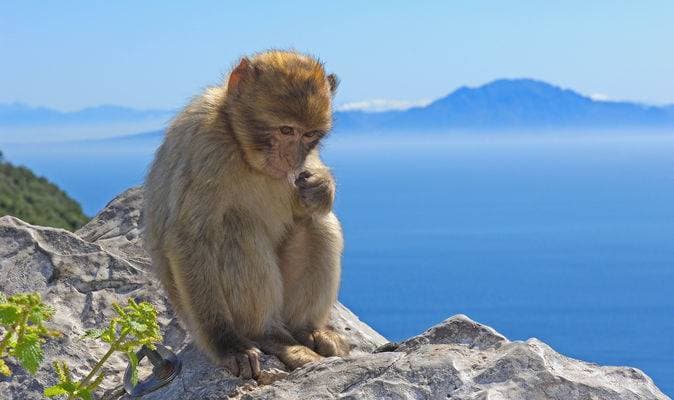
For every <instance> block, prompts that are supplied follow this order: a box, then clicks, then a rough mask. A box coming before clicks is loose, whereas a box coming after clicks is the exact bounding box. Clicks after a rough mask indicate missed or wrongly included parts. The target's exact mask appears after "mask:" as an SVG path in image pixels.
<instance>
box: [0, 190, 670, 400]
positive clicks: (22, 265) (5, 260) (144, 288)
mask: <svg viewBox="0 0 674 400" xmlns="http://www.w3.org/2000/svg"><path fill="white" fill-rule="evenodd" d="M141 201H142V192H141V190H140V189H138V188H135V189H130V190H128V191H126V192H125V193H123V194H122V195H120V196H119V197H117V198H116V199H114V200H113V201H112V202H110V203H109V204H108V205H107V206H106V208H105V209H104V210H103V211H101V212H100V213H99V214H98V215H97V216H96V217H95V218H94V219H93V220H92V221H91V222H89V223H88V224H87V225H86V226H84V227H83V228H82V229H80V230H79V231H77V232H76V233H75V234H73V233H70V232H67V231H65V230H61V229H54V228H45V227H39V226H33V225H29V224H27V223H25V222H23V221H21V220H19V219H16V218H13V217H10V216H6V217H2V218H0V276H1V277H2V278H0V290H1V291H3V292H5V293H7V294H13V293H16V292H25V291H38V292H40V293H41V294H42V295H43V298H44V299H45V301H46V302H48V303H49V304H51V305H53V306H54V307H55V308H56V315H55V317H54V320H53V321H52V322H51V327H52V328H54V329H58V330H60V331H61V332H63V333H64V335H63V336H62V337H61V338H57V339H51V340H49V341H48V343H47V344H46V345H45V362H44V363H43V365H42V367H41V368H40V370H39V371H38V373H37V374H36V376H34V377H33V376H30V375H28V374H27V373H25V372H23V370H22V369H21V368H20V367H19V366H17V365H14V364H12V363H10V368H12V370H13V371H15V375H14V376H13V377H11V378H0V398H2V399H17V400H18V399H21V400H23V399H40V398H42V390H43V389H44V387H45V386H49V385H51V384H53V383H54V382H55V376H54V374H53V373H52V371H51V366H50V365H51V362H52V361H53V360H63V361H66V362H67V363H68V364H69V365H70V366H72V367H73V368H74V373H75V374H76V375H77V376H78V377H81V376H82V375H83V374H85V373H86V372H87V371H88V370H89V369H90V367H91V366H92V365H93V364H94V363H95V362H96V360H98V359H100V357H101V356H102V355H103V354H104V353H105V351H106V350H107V348H106V346H101V344H100V343H99V342H97V341H95V340H83V339H80V336H81V335H82V334H83V333H84V331H85V330H86V329H89V328H93V327H100V326H102V325H103V324H104V323H105V321H106V319H108V318H109V317H111V316H112V315H113V311H112V308H111V304H112V303H113V302H118V303H122V302H124V301H125V300H126V298H128V297H133V298H136V299H138V300H147V301H150V302H152V303H153V304H155V305H156V307H157V309H158V310H159V313H160V317H159V320H160V323H161V325H162V330H163V333H164V343H165V344H166V345H168V346H170V347H171V348H173V349H174V351H175V352H176V353H177V354H178V356H179V357H180V358H181V360H182V361H183V368H182V372H181V374H180V375H179V376H178V378H176V379H175V380H174V381H173V382H172V383H170V384H169V385H167V386H166V387H164V388H162V389H160V390H158V391H156V392H154V393H151V394H149V395H147V396H145V397H144V399H220V398H225V397H228V396H231V397H236V398H240V399H258V398H260V399H277V398H280V399H298V398H312V399H313V398H316V399H333V398H352V399H380V398H387V399H389V398H390V399H398V398H399V399H407V398H415V399H416V398H429V399H475V400H478V399H480V400H487V399H490V400H499V399H560V400H561V399H564V400H569V399H609V400H610V399H667V398H668V397H667V396H665V395H664V394H662V393H661V392H660V391H659V390H658V389H657V388H656V387H655V385H654V384H653V382H652V381H651V379H650V378H648V377H647V376H646V375H645V374H643V373H642V372H641V371H639V370H637V369H634V368H627V367H602V366H597V365H594V364H588V363H585V362H582V361H577V360H573V359H570V358H567V357H564V356H562V355H560V354H558V353H556V352H555V351H554V350H553V349H551V348H550V347H549V346H547V345H546V344H544V343H542V342H540V341H538V340H536V339H530V340H528V341H526V342H510V341H508V340H507V339H506V338H505V337H503V336H502V335H500V334H498V333H497V332H496V331H494V330H493V329H492V328H489V327H487V326H484V325H481V324H479V323H476V322H474V321H471V320H470V319H469V318H468V317H465V316H462V315H458V316H454V317H452V318H449V319H448V320H446V321H444V322H443V323H441V324H439V325H437V326H435V327H432V328H430V329H429V330H427V331H426V332H424V333H422V334H421V335H418V336H415V337H413V338H410V339H408V340H406V341H404V342H402V343H399V344H396V345H394V346H386V347H388V348H389V349H392V350H394V351H388V352H377V353H372V351H374V350H375V349H376V348H378V347H380V346H382V345H383V344H385V343H387V341H386V339H385V338H384V337H382V336H381V335H379V334H378V333H377V332H375V331H374V330H373V329H372V328H370V327H369V326H367V325H366V324H365V323H363V322H361V321H360V320H358V318H357V317H356V316H355V315H354V314H353V313H351V312H350V311H349V310H348V309H346V308H345V307H344V306H343V305H341V304H337V305H336V306H335V308H334V309H333V312H332V316H331V324H332V325H333V326H335V328H337V329H339V330H340V331H343V332H344V333H345V334H346V335H347V337H348V338H349V340H350V342H351V345H352V346H353V347H354V349H355V350H354V351H353V353H352V354H351V355H350V356H349V357H347V358H344V359H340V358H329V359H326V360H324V361H323V362H320V363H315V364H310V365H307V366H305V367H304V368H301V369H299V370H296V371H293V372H292V373H290V374H289V375H287V373H285V372H283V371H282V369H283V365H282V364H281V363H280V362H279V361H278V360H277V359H276V358H275V357H272V356H265V357H264V359H263V368H264V369H265V370H266V371H267V373H266V374H265V376H264V379H263V381H264V383H266V384H265V385H262V384H258V383H257V382H254V381H247V382H244V381H242V380H240V379H237V378H234V377H232V376H231V375H229V374H228V373H227V372H225V371H224V370H223V369H222V368H218V367H216V366H214V365H212V364H211V363H209V362H208V361H207V360H206V358H205V357H204V356H203V355H202V354H201V353H200V352H199V351H198V350H197V349H196V348H195V347H194V346H193V345H192V344H191V342H190V339H189V335H188V334H187V333H186V332H185V331H184V330H183V329H182V328H181V326H180V325H179V324H178V323H177V321H176V320H175V319H174V318H173V316H172V313H171V309H170V306H169V304H168V303H167V301H166V298H165V297H164V295H163V291H162V289H161V286H160V285H159V284H158V282H157V281H156V280H155V279H154V278H153V276H152V273H151V272H150V260H149V258H148V256H147V254H146V253H145V252H144V251H143V250H142V246H141V242H140V231H139V228H138V226H139V222H140V220H141V217H142V216H141V213H140V207H139V206H140V202H141ZM108 365H109V366H108V367H107V369H106V370H105V371H104V372H105V376H106V379H105V381H104V382H103V387H104V389H107V390H108V391H109V392H113V391H114V390H115V389H118V388H119V385H120V383H121V378H122V375H123V371H124V369H125V368H126V365H127V363H126V360H125V359H123V358H121V357H118V356H114V357H112V358H111V359H110V362H109V363H108ZM143 370H145V371H147V367H144V368H143ZM141 374H142V373H141ZM101 392H102V391H101Z"/></svg>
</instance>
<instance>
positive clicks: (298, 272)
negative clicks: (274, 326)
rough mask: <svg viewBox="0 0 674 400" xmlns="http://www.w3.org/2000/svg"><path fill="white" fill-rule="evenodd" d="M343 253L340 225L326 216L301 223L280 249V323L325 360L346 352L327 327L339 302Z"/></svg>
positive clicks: (345, 346) (337, 336) (339, 336)
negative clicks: (281, 308) (282, 287)
mask: <svg viewBox="0 0 674 400" xmlns="http://www.w3.org/2000/svg"><path fill="white" fill-rule="evenodd" d="M342 248H343V239H342V231H341V227H340V225H339V221H338V220H337V217H335V215H334V214H332V213H328V214H325V215H313V216H312V217H311V218H307V219H304V220H302V221H299V222H298V224H297V225H296V226H295V229H294V230H293V232H292V233H291V235H290V237H289V238H288V239H287V241H286V242H285V244H284V246H283V248H282V250H281V257H280V266H281V272H282V273H283V280H284V304H283V306H284V307H283V319H284V322H285V324H286V325H287V326H288V327H289V329H290V330H291V331H292V332H293V335H294V336H295V337H296V338H297V339H298V340H299V341H300V342H301V343H303V344H304V345H306V346H307V347H309V348H311V349H313V350H314V351H316V352H317V353H319V354H321V355H323V356H326V357H329V356H335V355H337V356H342V355H346V354H348V352H349V348H348V346H347V345H346V344H345V343H344V341H343V339H342V337H341V335H339V334H338V333H337V332H335V331H334V330H332V329H331V328H330V327H329V326H327V325H326V324H327V321H328V318H329V314H330V310H331V309H332V306H333V304H334V303H335V302H336V301H337V292H338V290H339V278H340V273H341V254H342Z"/></svg>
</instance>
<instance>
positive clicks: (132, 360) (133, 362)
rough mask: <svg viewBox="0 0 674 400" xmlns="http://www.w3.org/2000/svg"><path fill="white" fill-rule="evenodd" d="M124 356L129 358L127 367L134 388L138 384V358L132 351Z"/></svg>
mask: <svg viewBox="0 0 674 400" xmlns="http://www.w3.org/2000/svg"><path fill="white" fill-rule="evenodd" d="M126 356H127V357H128V358H129V367H130V368H131V383H133V385H134V386H136V385H137V384H138V356H136V353H134V352H133V351H129V352H127V353H126Z"/></svg>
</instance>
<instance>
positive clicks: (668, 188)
mask: <svg viewBox="0 0 674 400" xmlns="http://www.w3.org/2000/svg"><path fill="white" fill-rule="evenodd" d="M157 144H158V141H157V139H143V140H114V141H101V142H81V143H69V144H58V145H55V144H48V145H47V144H31V145H3V146H2V150H3V152H4V153H5V157H6V158H7V159H8V160H9V161H11V162H13V163H18V164H24V165H27V166H28V167H30V168H32V169H33V170H35V171H36V172H37V173H38V174H41V175H44V176H46V177H48V178H49V179H51V180H52V181H54V182H55V183H57V184H58V185H59V186H61V187H62V188H64V189H65V190H66V191H67V192H68V193H69V194H71V195H72V196H73V197H75V198H76V199H77V200H79V201H80V202H81V203H82V204H83V206H84V209H85V211H86V212H87V213H88V214H90V215H93V214H94V213H95V212H96V211H97V210H99V209H100V208H101V207H103V206H104V205H105V203H106V202H107V201H108V200H110V199H111V198H112V197H113V196H114V195H116V194H117V193H119V192H121V191H122V190H124V189H126V188H128V187H130V186H132V185H136V184H139V183H140V182H141V181H142V178H143V175H144V174H145V170H146V168H147V165H148V163H149V161H150V160H151V158H152V154H153V152H154V149H155V147H156V145H157ZM323 154H324V158H325V159H326V161H327V163H328V164H329V165H331V166H332V168H333V171H334V173H335V175H336V178H337V182H338V197H337V203H336V210H337V213H338V215H339V217H340V219H341V220H342V223H343V226H344V231H345V238H346V250H345V254H344V264H343V266H344V272H343V280H342V290H341V293H340V298H341V300H342V302H344V303H345V304H346V305H347V306H349V307H350V308H351V309H352V310H353V311H354V312H355V313H356V314H358V315H359V317H360V318H361V319H362V320H364V321H366V322H367V323H369V324H370V325H372V326H373V327H374V328H375V329H377V330H378V331H379V332H381V333H382V334H383V335H385V336H387V337H388V338H389V339H392V340H399V339H403V338H406V337H408V336H411V335H415V334H417V333H420V332H421V331H422V330H424V329H426V328H428V327H429V326H431V325H433V324H435V323H438V322H440V321H441V320H443V319H445V318H447V317H449V316H451V315H453V314H457V313H463V314H466V315H468V316H470V317H471V318H472V319H474V320H476V321H478V322H482V323H485V324H488V325H490V326H492V327H494V328H495V329H497V330H498V331H500V332H501V333H503V334H504V335H506V336H507V337H508V338H509V339H513V340H515V339H527V338H529V337H537V338H539V339H541V340H543V341H545V342H546V343H548V344H549V345H551V346H552V347H554V348H555V349H556V350H558V351H559V352H561V353H563V354H566V355H569V356H572V357H575V358H580V359H583V360H586V361H591V362H597V363H601V364H610V365H630V366H634V367H638V368H640V369H642V370H644V371H645V372H646V373H647V374H649V375H650V376H651V377H652V378H653V379H654V380H655V382H656V384H657V385H658V386H659V387H660V388H661V389H662V390H663V391H664V392H666V393H668V394H669V395H670V396H671V395H672V394H674V339H672V337H671V334H670V332H672V331H674V296H672V292H673V291H674V157H673V156H672V155H673V154H674V135H672V134H669V135H664V134H660V135H656V134H639V133H634V134H620V135H618V134H588V135H583V134H568V133H567V134H540V135H521V136H516V135H446V136H444V137H439V136H419V135H414V134H409V135H408V136H406V137H405V136H399V137H384V136H379V137H374V138H366V139H363V138H362V137H360V136H355V135H351V136H343V137H339V136H337V135H335V137H333V138H331V139H330V140H329V141H328V143H327V144H326V146H325V149H324V152H323Z"/></svg>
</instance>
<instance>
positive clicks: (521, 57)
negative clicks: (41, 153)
mask: <svg viewBox="0 0 674 400" xmlns="http://www.w3.org/2000/svg"><path fill="white" fill-rule="evenodd" d="M268 48H294V49H297V50H300V51H303V52H309V53H311V54H314V55H316V56H318V57H320V58H321V60H323V61H324V62H325V65H326V68H327V69H328V70H329V71H330V72H335V73H337V75H339V76H340V78H341V86H340V91H339V94H338V97H337V100H336V102H337V104H340V105H341V106H342V107H346V108H349V107H367V106H368V104H372V105H373V107H375V108H385V107H386V105H387V104H390V105H392V106H396V105H397V106H401V107H404V106H405V105H407V104H424V103H426V102H428V101H429V100H432V99H436V98H439V97H442V96H444V95H446V94H448V93H449V92H451V91H453V90H455V89H456V88H458V87H460V86H464V85H468V86H478V85H481V84H484V83H487V82H489V81H491V80H494V79H498V78H522V77H528V78H535V79H541V80H544V81H547V82H550V83H553V84H556V85H559V86H562V87H566V88H572V89H575V90H577V91H580V92H581V93H584V94H587V95H592V96H595V97H596V98H608V99H615V100H633V101H639V102H644V103H650V104H671V103H674V1H668V0H665V1H647V0H644V1H617V0H616V1H573V0H568V1H563V2H561V1H560V2H550V1H514V2H503V1H493V2H490V1H463V2H459V1H415V2H411V1H408V2H402V1H400V2H399V1H387V2H375V1H330V2H327V1H326V2H318V1H284V2H271V1H270V2H266V1H250V2H244V1H238V2H225V1H190V2H184V1H183V2H177V1H175V2H174V1H167V0H164V1H122V0H117V1H114V2H111V1H82V2H77V1H19V0H17V1H3V2H1V3H0V58H1V61H0V88H1V89H0V103H11V102H15V101H18V102H23V103H27V104H29V105H34V106H47V107H52V108H56V109H60V110H64V111H71V110H76V109H80V108H83V107H88V106H96V105H101V104H115V105H123V106H130V107H136V108H143V109H148V108H178V107H180V106H181V105H183V104H185V102H186V101H187V100H188V99H189V98H190V97H191V96H193V95H194V94H196V93H197V92H198V91H199V90H200V89H201V88H203V87H205V86H208V85H212V84H217V83H218V82H219V81H220V80H221V79H222V78H223V76H225V75H226V74H227V72H228V70H229V69H230V68H231V67H232V65H233V64H234V63H235V62H236V60H237V59H238V58H239V57H241V56H242V55H245V54H248V53H251V52H256V51H260V50H264V49H268Z"/></svg>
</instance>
